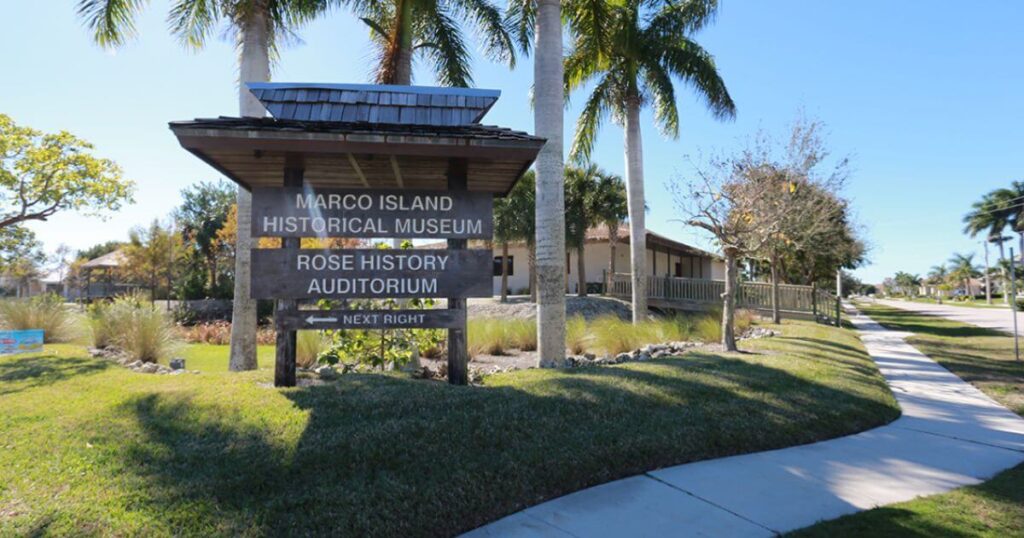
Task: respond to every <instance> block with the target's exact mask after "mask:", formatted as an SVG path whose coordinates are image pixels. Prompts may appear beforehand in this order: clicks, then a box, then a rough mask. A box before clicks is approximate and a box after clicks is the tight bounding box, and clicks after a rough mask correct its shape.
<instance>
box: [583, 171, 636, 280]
mask: <svg viewBox="0 0 1024 538" xmlns="http://www.w3.org/2000/svg"><path fill="white" fill-rule="evenodd" d="M591 196H592V197H593V200H592V202H591V205H592V207H593V211H594V216H595V218H596V220H597V222H596V224H604V225H605V226H606V227H607V228H608V251H609V259H608V274H609V275H613V274H615V256H616V252H615V250H616V249H615V247H616V245H617V244H618V242H619V226H620V225H621V224H622V221H623V220H624V219H625V218H626V217H627V216H628V215H629V209H628V206H627V202H626V184H625V182H623V181H622V177H621V176H618V175H615V174H608V173H600V174H598V177H597V185H595V187H594V190H593V193H592V194H591ZM604 284H605V285H606V286H607V285H608V283H607V282H605V283H604Z"/></svg>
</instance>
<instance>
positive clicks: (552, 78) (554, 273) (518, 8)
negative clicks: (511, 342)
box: [508, 0, 576, 367]
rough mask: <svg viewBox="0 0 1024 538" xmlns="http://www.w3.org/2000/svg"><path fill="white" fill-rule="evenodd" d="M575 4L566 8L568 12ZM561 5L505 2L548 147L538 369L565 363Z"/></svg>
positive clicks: (540, 192)
mask: <svg viewBox="0 0 1024 538" xmlns="http://www.w3.org/2000/svg"><path fill="white" fill-rule="evenodd" d="M575 3H576V2H574V1H570V2H566V8H567V11H568V12H571V11H572V10H573V4H575ZM561 4H562V3H561V1H560V0H510V1H509V8H508V18H509V20H510V21H511V22H512V24H513V25H514V26H515V27H516V28H517V30H518V31H517V37H518V41H519V46H520V48H521V49H522V50H523V51H524V52H526V53H529V51H530V48H531V46H534V47H536V56H535V58H534V61H533V125H534V131H535V134H536V135H537V136H540V137H543V138H545V139H547V143H546V144H544V147H543V148H542V149H541V151H540V154H539V155H537V163H536V165H535V169H536V171H537V183H536V196H537V198H536V199H537V213H536V234H537V241H536V262H535V263H536V277H537V287H538V293H537V295H538V297H537V344H538V349H537V350H538V353H537V356H538V361H539V362H538V364H539V366H541V367H551V366H559V365H561V364H562V363H563V362H564V361H565V213H564V212H565V203H564V194H565V193H564V188H565V178H564V176H563V172H564V170H563V165H564V159H563V156H562V131H563V129H564V120H565V118H564V117H563V114H564V110H563V109H564V98H563V91H562V79H563V75H562V74H563V66H562V5H561Z"/></svg>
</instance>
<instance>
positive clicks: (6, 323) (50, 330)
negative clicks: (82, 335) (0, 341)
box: [0, 294, 79, 343]
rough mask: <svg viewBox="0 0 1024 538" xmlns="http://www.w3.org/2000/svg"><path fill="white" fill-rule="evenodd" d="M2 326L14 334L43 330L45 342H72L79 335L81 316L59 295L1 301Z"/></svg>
mask: <svg viewBox="0 0 1024 538" xmlns="http://www.w3.org/2000/svg"><path fill="white" fill-rule="evenodd" d="M0 327H3V328H4V329H8V330H12V331H25V330H32V329H42V330H43V341H44V342H47V343H50V342H69V341H71V340H74V339H75V338H77V337H78V336H79V330H78V328H79V317H78V316H77V315H76V314H75V313H74V312H72V311H71V309H70V308H68V307H67V306H66V305H65V304H64V300H63V299H61V297H60V296H58V295H54V294H48V295H39V296H36V297H32V298H31V299H7V300H3V301H0Z"/></svg>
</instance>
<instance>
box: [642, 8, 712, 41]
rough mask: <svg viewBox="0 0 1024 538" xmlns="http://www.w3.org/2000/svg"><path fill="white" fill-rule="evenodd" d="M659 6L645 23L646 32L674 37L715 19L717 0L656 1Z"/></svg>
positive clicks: (689, 32)
mask: <svg viewBox="0 0 1024 538" xmlns="http://www.w3.org/2000/svg"><path fill="white" fill-rule="evenodd" d="M657 4H659V5H660V8H661V9H659V10H658V11H657V12H656V13H655V14H654V15H652V16H651V17H650V19H649V20H648V23H647V29H648V32H650V33H653V34H656V35H659V36H662V37H666V38H674V37H678V36H682V35H687V34H692V33H694V32H697V31H699V30H701V29H703V28H704V27H705V26H707V25H709V24H711V23H712V22H714V21H715V17H716V15H717V13H718V0H684V1H682V2H662V1H658V2H657Z"/></svg>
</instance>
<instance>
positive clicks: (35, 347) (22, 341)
mask: <svg viewBox="0 0 1024 538" xmlns="http://www.w3.org/2000/svg"><path fill="white" fill-rule="evenodd" d="M42 350H43V330H42V329H32V330H29V331H0V355H15V354H18V353H32V352H35V351H42Z"/></svg>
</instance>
